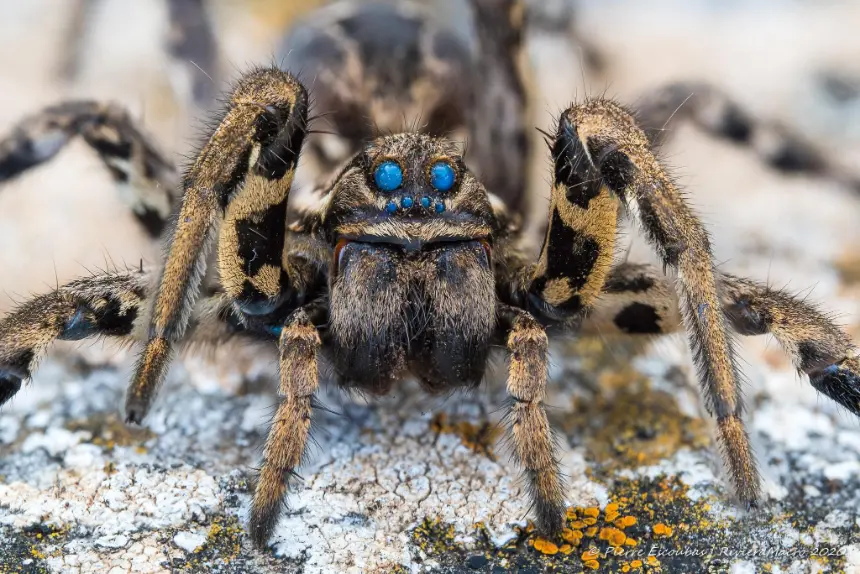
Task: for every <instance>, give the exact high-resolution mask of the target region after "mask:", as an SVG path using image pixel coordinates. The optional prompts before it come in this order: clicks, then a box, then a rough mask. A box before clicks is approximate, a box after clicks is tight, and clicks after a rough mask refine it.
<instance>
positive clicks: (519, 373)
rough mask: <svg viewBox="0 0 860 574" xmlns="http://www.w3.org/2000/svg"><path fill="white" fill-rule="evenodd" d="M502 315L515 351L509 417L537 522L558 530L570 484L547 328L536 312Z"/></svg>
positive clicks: (507, 311)
mask: <svg viewBox="0 0 860 574" xmlns="http://www.w3.org/2000/svg"><path fill="white" fill-rule="evenodd" d="M499 318H500V320H501V323H502V325H503V327H504V328H505V330H506V332H507V348H508V352H509V353H510V364H509V370H508V394H509V395H510V397H511V402H510V407H509V411H508V413H507V416H506V421H507V423H508V425H509V427H510V432H511V437H512V439H513V447H514V454H515V455H516V458H517V460H518V461H519V462H520V464H521V465H522V466H523V469H524V471H525V475H526V480H527V483H528V489H529V493H530V496H531V500H532V501H533V503H534V509H535V515H536V518H537V525H538V528H539V529H540V530H541V531H543V532H545V533H547V534H557V533H558V532H559V531H560V530H561V528H562V526H563V523H564V520H563V517H564V510H565V500H564V497H565V485H564V480H563V478H562V475H561V472H560V470H559V463H558V459H557V458H556V454H555V443H554V440H553V436H552V429H551V428H550V426H549V421H548V420H547V416H546V411H545V410H544V407H543V401H544V399H545V398H546V380H547V365H548V362H549V359H548V341H547V335H546V331H544V328H543V327H542V326H541V324H540V323H538V322H537V320H535V319H534V318H533V317H532V316H531V315H529V314H528V313H527V312H525V311H523V310H521V309H517V308H515V307H508V306H503V307H500V309H499Z"/></svg>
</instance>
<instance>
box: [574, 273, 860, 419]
mask: <svg viewBox="0 0 860 574" xmlns="http://www.w3.org/2000/svg"><path fill="white" fill-rule="evenodd" d="M717 292H718V294H719V299H720V303H721V305H722V309H723V313H724V314H725V316H726V317H727V318H728V321H729V325H730V326H731V327H732V329H733V330H734V331H735V332H736V333H739V334H741V335H765V334H770V335H773V337H774V338H775V339H776V341H777V342H778V343H779V345H780V346H781V347H782V348H783V350H785V352H786V353H788V354H789V356H790V357H791V359H792V362H793V363H794V366H795V368H797V370H798V372H799V373H801V374H805V375H808V376H809V381H810V383H812V386H814V387H815V388H816V389H818V390H819V391H821V392H822V393H824V394H825V395H827V396H828V397H830V398H831V399H833V400H834V401H836V402H838V403H839V404H841V405H842V406H844V407H845V408H847V409H848V410H850V411H851V412H853V413H854V414H856V415H860V362H858V360H857V357H856V348H855V346H854V343H853V342H852V341H851V338H850V337H849V336H848V335H847V334H846V333H845V332H844V331H843V330H842V329H840V328H839V327H838V326H837V325H836V324H834V322H833V320H832V319H831V318H830V317H828V316H827V315H826V314H825V313H822V312H821V311H820V310H819V309H818V308H817V307H816V306H815V305H813V304H811V303H808V302H807V301H805V300H800V299H798V298H796V297H794V296H792V295H791V294H790V293H787V292H786V291H784V290H781V289H774V288H772V287H769V286H767V285H764V284H761V283H758V282H756V281H752V280H750V279H743V278H740V277H735V276H733V275H727V274H718V275H717ZM680 328H681V316H680V311H679V309H678V298H677V296H676V295H675V293H674V292H673V289H672V285H671V280H670V279H669V278H667V277H666V276H665V274H664V273H662V272H661V271H660V270H659V269H656V268H654V267H652V266H650V265H643V264H634V263H624V264H622V265H618V266H617V267H615V268H613V270H612V272H611V273H610V274H609V277H608V279H607V281H606V284H605V285H604V288H603V293H602V294H601V296H600V299H599V300H598V301H597V303H596V304H595V305H594V307H593V308H592V309H591V311H590V313H589V314H588V316H587V317H586V319H585V320H584V321H583V323H582V331H581V333H582V334H585V335H612V334H624V335H659V334H664V333H674V332H677V331H678V330H680Z"/></svg>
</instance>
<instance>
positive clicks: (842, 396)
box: [809, 364, 860, 416]
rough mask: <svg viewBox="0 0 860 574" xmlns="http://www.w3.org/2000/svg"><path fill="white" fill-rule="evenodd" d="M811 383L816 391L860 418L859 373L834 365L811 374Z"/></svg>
mask: <svg viewBox="0 0 860 574" xmlns="http://www.w3.org/2000/svg"><path fill="white" fill-rule="evenodd" d="M809 382H810V383H811V384H812V386H813V387H815V389H816V390H818V391H820V392H822V393H824V394H825V395H827V396H828V397H830V398H831V399H833V400H834V401H836V402H837V403H839V404H840V405H842V406H843V407H845V408H846V409H848V410H849V411H851V412H852V413H854V414H855V415H857V416H860V377H858V376H857V373H854V372H852V371H851V370H850V369H848V368H846V367H844V366H842V365H840V364H834V365H830V366H828V367H825V368H824V369H821V370H820V371H817V372H814V373H810V374H809Z"/></svg>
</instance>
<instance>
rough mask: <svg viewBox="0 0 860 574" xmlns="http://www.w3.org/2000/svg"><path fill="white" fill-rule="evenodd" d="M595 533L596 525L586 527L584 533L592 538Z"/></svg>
mask: <svg viewBox="0 0 860 574" xmlns="http://www.w3.org/2000/svg"><path fill="white" fill-rule="evenodd" d="M595 534H597V527H596V526H592V527H591V528H587V529H586V530H585V535H586V536H588V537H589V538H594V535H595Z"/></svg>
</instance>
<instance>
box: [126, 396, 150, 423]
mask: <svg viewBox="0 0 860 574" xmlns="http://www.w3.org/2000/svg"><path fill="white" fill-rule="evenodd" d="M147 410H148V409H147V406H146V405H145V404H144V403H143V401H140V400H129V401H128V402H126V404H125V424H127V425H131V424H134V425H140V424H143V419H144V418H145V417H146V412H147Z"/></svg>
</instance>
